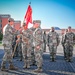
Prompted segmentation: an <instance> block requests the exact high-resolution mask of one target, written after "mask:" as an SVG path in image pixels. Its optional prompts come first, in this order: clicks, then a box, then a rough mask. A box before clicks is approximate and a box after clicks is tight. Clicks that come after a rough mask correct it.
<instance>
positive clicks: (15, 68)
mask: <svg viewBox="0 0 75 75" xmlns="http://www.w3.org/2000/svg"><path fill="white" fill-rule="evenodd" d="M9 70H18V68H17V67H14V65H13V64H10V65H9Z"/></svg>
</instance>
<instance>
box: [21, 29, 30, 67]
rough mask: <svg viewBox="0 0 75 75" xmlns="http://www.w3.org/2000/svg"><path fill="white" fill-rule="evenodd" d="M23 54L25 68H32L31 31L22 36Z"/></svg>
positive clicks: (25, 31) (26, 31)
mask: <svg viewBox="0 0 75 75" xmlns="http://www.w3.org/2000/svg"><path fill="white" fill-rule="evenodd" d="M22 54H23V59H24V67H23V68H30V61H31V35H30V30H29V29H27V30H24V31H23V34H22Z"/></svg>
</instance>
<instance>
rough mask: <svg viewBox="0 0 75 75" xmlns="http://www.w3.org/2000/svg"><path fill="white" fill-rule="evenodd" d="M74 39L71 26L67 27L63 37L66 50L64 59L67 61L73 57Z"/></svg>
mask: <svg viewBox="0 0 75 75" xmlns="http://www.w3.org/2000/svg"><path fill="white" fill-rule="evenodd" d="M74 41H75V34H74V33H73V32H72V29H71V27H70V26H69V27H68V32H67V33H66V34H65V37H64V46H65V51H66V60H67V61H68V62H71V61H72V57H73V45H74V43H75V42H74Z"/></svg>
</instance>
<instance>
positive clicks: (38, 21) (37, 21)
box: [33, 20, 41, 24]
mask: <svg viewBox="0 0 75 75" xmlns="http://www.w3.org/2000/svg"><path fill="white" fill-rule="evenodd" d="M35 23H39V24H41V20H33V24H35Z"/></svg>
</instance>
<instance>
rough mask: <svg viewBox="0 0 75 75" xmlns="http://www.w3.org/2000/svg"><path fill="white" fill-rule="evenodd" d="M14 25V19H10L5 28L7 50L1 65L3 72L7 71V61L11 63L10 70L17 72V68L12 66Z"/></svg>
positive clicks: (3, 41) (4, 37)
mask: <svg viewBox="0 0 75 75" xmlns="http://www.w3.org/2000/svg"><path fill="white" fill-rule="evenodd" d="M13 24H14V19H12V18H9V19H8V24H7V25H6V26H5V27H4V28H3V40H2V43H3V46H4V50H5V54H4V56H3V60H2V63H1V70H2V71H6V70H7V69H6V67H5V65H6V61H8V62H9V64H10V65H9V69H10V70H16V69H17V68H16V67H14V66H13V64H12V40H13V34H14V33H13V28H12V26H13Z"/></svg>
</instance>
